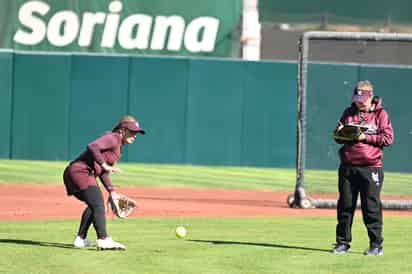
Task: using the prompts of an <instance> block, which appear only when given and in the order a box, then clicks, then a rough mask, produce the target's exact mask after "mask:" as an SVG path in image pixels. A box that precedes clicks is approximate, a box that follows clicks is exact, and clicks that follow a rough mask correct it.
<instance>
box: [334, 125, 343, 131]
mask: <svg viewBox="0 0 412 274" xmlns="http://www.w3.org/2000/svg"><path fill="white" fill-rule="evenodd" d="M342 128H343V124H341V123H340V124H339V126H338V127H337V128H336V132H338V131H339V130H341V129H342Z"/></svg>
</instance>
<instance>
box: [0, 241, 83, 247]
mask: <svg viewBox="0 0 412 274" xmlns="http://www.w3.org/2000/svg"><path fill="white" fill-rule="evenodd" d="M2 243H4V244H18V245H37V246H47V247H56V248H69V249H78V248H76V247H74V246H73V244H65V243H53V242H40V241H32V240H21V239H0V244H2Z"/></svg>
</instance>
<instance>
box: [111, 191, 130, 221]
mask: <svg viewBox="0 0 412 274" xmlns="http://www.w3.org/2000/svg"><path fill="white" fill-rule="evenodd" d="M107 203H108V204H109V205H110V208H111V209H112V212H113V214H114V215H116V216H117V217H119V218H127V217H128V216H129V215H130V214H132V212H133V211H134V209H135V208H136V201H135V200H133V199H130V198H129V197H127V196H126V195H121V194H119V196H118V197H117V196H116V197H115V198H112V196H109V198H108V200H107Z"/></svg>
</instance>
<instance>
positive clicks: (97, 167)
mask: <svg viewBox="0 0 412 274" xmlns="http://www.w3.org/2000/svg"><path fill="white" fill-rule="evenodd" d="M121 146H122V138H121V136H120V134H119V133H117V132H107V133H105V134H103V135H102V136H100V137H99V138H97V139H96V140H94V141H93V142H91V143H90V144H88V145H87V149H86V150H85V151H84V152H83V153H82V154H80V156H79V157H77V158H76V159H75V160H74V161H72V162H71V163H70V165H69V166H68V167H66V169H65V171H64V175H63V179H64V184H65V186H66V191H67V194H68V195H72V194H73V193H76V192H78V191H80V190H82V189H86V188H87V187H89V186H91V185H96V184H97V182H96V177H99V178H100V181H101V182H102V183H103V185H104V187H105V188H106V189H107V191H109V192H111V191H112V190H113V184H112V182H111V180H110V178H109V175H110V174H109V173H108V172H107V171H105V170H104V169H103V168H102V164H103V163H107V164H108V165H111V166H112V165H114V164H115V163H116V162H117V161H118V160H119V159H120V157H121V155H122V154H121Z"/></svg>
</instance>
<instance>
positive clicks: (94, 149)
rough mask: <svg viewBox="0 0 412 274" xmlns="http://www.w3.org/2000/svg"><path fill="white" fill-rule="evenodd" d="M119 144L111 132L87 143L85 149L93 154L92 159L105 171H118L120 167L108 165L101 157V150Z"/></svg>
mask: <svg viewBox="0 0 412 274" xmlns="http://www.w3.org/2000/svg"><path fill="white" fill-rule="evenodd" d="M118 145H119V140H118V139H117V138H116V137H115V136H114V135H113V134H105V135H103V136H101V137H99V138H97V139H96V140H94V141H93V142H91V143H90V144H88V145H87V149H88V150H89V151H90V152H91V154H92V155H93V159H94V161H96V162H97V163H98V164H99V165H100V166H101V167H102V168H103V169H104V170H105V171H107V172H118V171H120V169H118V168H116V167H113V166H110V165H108V164H107V163H106V162H105V160H104V157H103V154H102V151H103V150H107V149H111V148H113V147H115V146H118Z"/></svg>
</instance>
